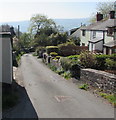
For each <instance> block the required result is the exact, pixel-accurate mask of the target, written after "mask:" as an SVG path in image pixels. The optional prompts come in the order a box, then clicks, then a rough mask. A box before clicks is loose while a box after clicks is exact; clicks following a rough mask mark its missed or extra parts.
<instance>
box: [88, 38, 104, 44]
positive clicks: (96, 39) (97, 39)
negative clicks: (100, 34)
mask: <svg viewBox="0 0 116 120" xmlns="http://www.w3.org/2000/svg"><path fill="white" fill-rule="evenodd" d="M102 40H103V38H94V39H92V40H89V42H92V43H97V42H99V41H102Z"/></svg>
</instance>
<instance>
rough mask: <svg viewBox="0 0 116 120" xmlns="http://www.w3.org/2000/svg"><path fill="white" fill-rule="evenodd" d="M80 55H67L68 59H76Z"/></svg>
mask: <svg viewBox="0 0 116 120" xmlns="http://www.w3.org/2000/svg"><path fill="white" fill-rule="evenodd" d="M79 56H80V55H70V56H68V58H69V59H71V60H78V59H79Z"/></svg>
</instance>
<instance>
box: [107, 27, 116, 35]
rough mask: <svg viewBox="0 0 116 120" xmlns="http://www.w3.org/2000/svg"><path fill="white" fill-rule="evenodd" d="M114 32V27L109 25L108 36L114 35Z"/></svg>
mask: <svg viewBox="0 0 116 120" xmlns="http://www.w3.org/2000/svg"><path fill="white" fill-rule="evenodd" d="M113 32H114V28H111V27H109V28H108V31H107V35H108V36H112V35H113Z"/></svg>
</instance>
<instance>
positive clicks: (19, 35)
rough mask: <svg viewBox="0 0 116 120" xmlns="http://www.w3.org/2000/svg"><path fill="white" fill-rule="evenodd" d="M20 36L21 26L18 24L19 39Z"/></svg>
mask: <svg viewBox="0 0 116 120" xmlns="http://www.w3.org/2000/svg"><path fill="white" fill-rule="evenodd" d="M19 36H20V26H19V25H18V39H19Z"/></svg>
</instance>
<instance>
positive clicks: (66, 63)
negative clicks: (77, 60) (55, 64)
mask: <svg viewBox="0 0 116 120" xmlns="http://www.w3.org/2000/svg"><path fill="white" fill-rule="evenodd" d="M60 63H61V66H62V68H63V69H64V70H65V71H67V70H70V68H71V60H70V59H68V58H67V57H62V58H61V59H60Z"/></svg>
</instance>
